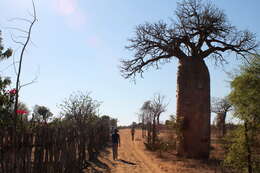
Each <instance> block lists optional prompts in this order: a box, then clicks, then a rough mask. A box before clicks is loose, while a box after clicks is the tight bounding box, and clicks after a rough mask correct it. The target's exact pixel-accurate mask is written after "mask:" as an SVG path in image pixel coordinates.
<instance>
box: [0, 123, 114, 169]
mask: <svg viewBox="0 0 260 173" xmlns="http://www.w3.org/2000/svg"><path fill="white" fill-rule="evenodd" d="M108 140H109V127H108V126H107V123H96V124H95V126H93V125H92V126H91V125H88V124H82V125H81V126H76V125H69V126H68V125H55V126H53V125H48V124H45V125H44V124H43V125H42V124H40V125H37V126H34V127H33V128H26V129H22V130H15V131H14V130H13V129H12V128H8V127H6V128H1V129H0V173H36V172H37V173H74V172H75V173H80V172H83V169H84V168H86V167H87V166H88V164H87V163H88V162H87V161H88V160H92V159H95V157H96V155H97V153H98V151H99V150H100V149H101V148H102V147H104V146H105V144H106V143H107V142H108Z"/></svg>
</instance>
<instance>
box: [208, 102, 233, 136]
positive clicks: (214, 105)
mask: <svg viewBox="0 0 260 173" xmlns="http://www.w3.org/2000/svg"><path fill="white" fill-rule="evenodd" d="M231 107H232V105H231V103H230V102H229V101H228V98H227V97H224V98H217V97H213V98H212V101H211V112H214V113H216V114H217V117H216V122H217V123H216V125H217V130H218V136H219V137H223V136H224V135H225V133H226V126H225V121H226V116H227V112H228V111H230V110H231Z"/></svg>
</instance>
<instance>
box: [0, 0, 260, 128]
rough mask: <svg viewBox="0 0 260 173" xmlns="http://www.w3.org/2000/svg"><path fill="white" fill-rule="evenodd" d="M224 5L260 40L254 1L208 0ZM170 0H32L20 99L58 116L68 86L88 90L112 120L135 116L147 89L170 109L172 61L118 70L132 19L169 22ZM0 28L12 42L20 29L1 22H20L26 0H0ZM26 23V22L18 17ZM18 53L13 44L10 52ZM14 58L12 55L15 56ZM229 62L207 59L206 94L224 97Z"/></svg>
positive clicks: (3, 70)
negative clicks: (128, 73) (134, 71)
mask: <svg viewBox="0 0 260 173" xmlns="http://www.w3.org/2000/svg"><path fill="white" fill-rule="evenodd" d="M210 1H212V2H213V3H214V4H216V5H217V6H218V7H219V8H221V9H223V10H224V11H225V13H226V14H227V16H228V19H229V21H230V22H231V23H232V24H233V25H235V26H237V28H238V29H242V30H244V29H249V30H250V31H252V32H254V33H256V35H257V38H258V40H260V20H259V19H260V13H259V7H260V1H259V0H249V1H244V0H228V1H227V0H210ZM176 2H177V1H176V0H35V5H36V10H37V18H38V22H37V23H36V24H35V26H34V28H33V32H32V41H33V43H34V44H32V43H31V44H30V45H29V47H28V49H27V51H26V54H25V56H24V62H23V69H22V81H23V82H24V83H26V82H29V81H31V80H32V79H33V78H35V76H38V79H37V82H36V83H34V84H32V85H29V86H26V87H24V88H23V89H22V91H21V99H22V101H23V102H25V103H26V104H27V105H28V106H29V108H30V109H32V107H33V106H34V105H35V104H38V105H45V106H47V107H49V108H50V109H51V111H52V112H53V113H54V114H55V115H59V108H58V107H57V105H59V104H60V103H62V100H64V99H65V98H67V97H69V95H70V94H71V93H73V92H75V91H79V90H80V91H89V92H91V96H92V97H93V98H94V99H96V100H98V101H101V102H102V104H101V107H100V113H101V114H106V115H111V116H112V117H114V118H118V120H119V124H121V125H126V124H130V123H131V122H132V121H137V114H136V113H138V111H139V108H140V107H141V106H142V103H143V102H144V101H146V100H148V99H151V98H152V97H153V95H154V93H161V94H162V95H165V96H166V97H167V100H168V102H169V105H168V110H167V112H166V113H164V114H163V115H162V120H165V119H167V118H168V116H169V115H170V114H175V112H176V109H175V107H176V72H177V65H178V61H177V60H173V61H172V63H169V64H166V65H164V66H162V68H161V69H159V70H155V69H154V70H153V69H150V70H149V71H147V72H145V73H144V78H137V80H136V83H133V82H131V81H129V80H125V79H123V78H122V77H121V76H120V72H119V65H120V59H121V58H124V57H131V55H132V52H129V51H127V50H126V49H125V48H124V47H125V46H126V45H127V44H128V42H127V39H128V38H131V37H132V36H133V34H134V32H133V31H134V28H135V26H137V25H139V24H142V23H144V22H156V21H158V20H166V21H169V18H173V19H174V18H175V16H174V10H175V9H176ZM0 11H1V15H0V30H2V32H3V33H2V36H3V39H4V40H3V42H4V45H5V47H11V48H13V49H14V50H16V49H17V48H18V47H19V45H17V44H14V43H13V42H12V40H11V36H10V35H11V34H14V35H16V36H19V35H21V34H20V33H19V32H17V31H15V30H11V29H8V27H19V28H24V27H26V25H25V24H26V23H25V22H21V21H14V20H12V21H10V19H12V18H15V17H25V18H30V15H29V13H28V11H31V12H32V4H31V0H1V2H0ZM24 23H25V24H24ZM17 53H18V51H17ZM15 57H16V58H18V54H16V56H15ZM227 59H228V61H229V64H227V65H224V66H223V67H222V66H215V65H214V61H211V60H207V64H208V67H209V71H210V75H211V95H212V96H217V97H223V96H226V95H227V94H228V93H229V91H230V87H229V83H228V80H229V77H228V76H227V74H226V72H225V71H227V72H230V71H232V70H234V68H237V65H238V64H239V62H238V61H237V60H236V58H235V56H234V55H230V56H229V57H227ZM10 64H12V58H11V59H9V60H7V61H2V62H1V63H0V75H1V76H11V77H12V79H13V81H14V74H15V73H14V70H13V68H7V67H8V66H9V65H10Z"/></svg>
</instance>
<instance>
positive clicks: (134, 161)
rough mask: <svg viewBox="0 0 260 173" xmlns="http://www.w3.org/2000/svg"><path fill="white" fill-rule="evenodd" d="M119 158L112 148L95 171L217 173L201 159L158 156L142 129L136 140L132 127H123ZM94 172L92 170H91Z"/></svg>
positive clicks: (121, 172)
mask: <svg viewBox="0 0 260 173" xmlns="http://www.w3.org/2000/svg"><path fill="white" fill-rule="evenodd" d="M119 134H120V137H121V146H120V147H119V159H118V160H117V161H114V160H113V157H112V151H111V148H108V152H105V153H104V154H103V155H102V156H101V157H99V159H100V162H99V163H98V164H97V165H96V166H95V171H93V173H97V172H98V173H101V172H102V173H216V172H219V171H216V170H215V169H214V168H212V167H210V166H209V165H208V164H206V163H204V162H203V161H199V160H191V159H181V158H178V157H176V156H174V155H173V154H168V155H164V156H163V157H158V153H157V154H156V152H150V151H147V150H146V149H145V146H144V143H143V142H144V141H143V140H142V137H141V131H140V130H136V135H135V141H132V139H131V133H130V129H123V130H122V129H121V130H120V131H119ZM91 173H92V172H91Z"/></svg>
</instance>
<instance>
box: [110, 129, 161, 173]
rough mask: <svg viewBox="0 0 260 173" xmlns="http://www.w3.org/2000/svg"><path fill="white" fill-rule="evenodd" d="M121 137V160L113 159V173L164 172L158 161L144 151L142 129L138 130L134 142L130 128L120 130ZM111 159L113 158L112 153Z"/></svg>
mask: <svg viewBox="0 0 260 173" xmlns="http://www.w3.org/2000/svg"><path fill="white" fill-rule="evenodd" d="M120 137H121V147H119V160H118V161H112V163H113V165H114V167H113V168H112V170H111V172H112V173H128V172H129V173H130V172H131V173H163V171H162V170H161V169H160V168H159V167H158V164H157V163H156V161H155V160H154V159H153V158H151V157H149V156H148V155H146V154H145V153H144V149H145V148H144V145H143V142H142V140H141V133H140V131H137V133H136V136H135V139H136V140H135V141H134V142H133V141H132V140H131V134H130V130H129V129H124V130H120ZM109 159H110V160H112V155H111V154H110V155H109Z"/></svg>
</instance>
